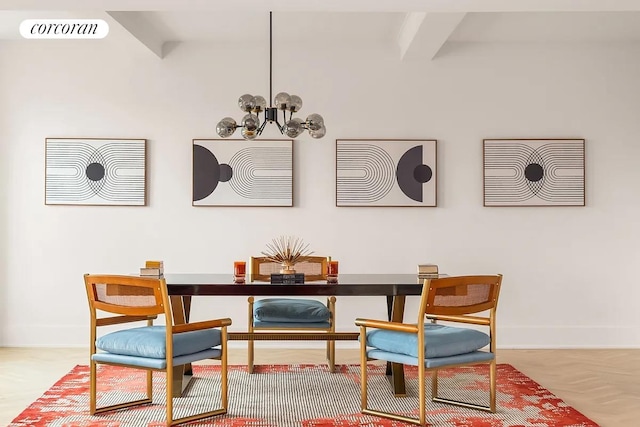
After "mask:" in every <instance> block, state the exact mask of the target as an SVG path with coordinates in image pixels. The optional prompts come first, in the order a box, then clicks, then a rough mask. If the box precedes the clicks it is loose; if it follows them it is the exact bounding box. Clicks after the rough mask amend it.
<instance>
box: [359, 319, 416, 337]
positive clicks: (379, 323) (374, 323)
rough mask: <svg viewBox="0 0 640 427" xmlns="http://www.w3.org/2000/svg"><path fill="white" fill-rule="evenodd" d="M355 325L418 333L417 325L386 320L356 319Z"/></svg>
mask: <svg viewBox="0 0 640 427" xmlns="http://www.w3.org/2000/svg"><path fill="white" fill-rule="evenodd" d="M356 326H364V327H365V328H376V329H387V330H389V331H398V332H411V333H414V334H415V333H418V326H416V325H408V324H406V323H399V322H387V321H385V320H373V319H360V318H358V319H356Z"/></svg>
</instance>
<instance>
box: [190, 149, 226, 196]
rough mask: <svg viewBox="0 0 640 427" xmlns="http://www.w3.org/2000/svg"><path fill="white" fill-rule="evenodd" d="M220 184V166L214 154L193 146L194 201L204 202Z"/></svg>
mask: <svg viewBox="0 0 640 427" xmlns="http://www.w3.org/2000/svg"><path fill="white" fill-rule="evenodd" d="M218 182H220V164H219V163H218V159H216V156H214V155H213V153H212V152H211V151H209V150H207V149H206V148H204V147H203V146H202V145H198V144H194V145H193V201H194V202H195V201H198V200H202V199H204V198H205V197H207V196H208V195H210V194H211V193H213V191H214V190H215V189H216V187H217V186H218Z"/></svg>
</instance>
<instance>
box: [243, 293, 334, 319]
mask: <svg viewBox="0 0 640 427" xmlns="http://www.w3.org/2000/svg"><path fill="white" fill-rule="evenodd" d="M253 317H254V318H255V319H256V320H257V321H260V322H279V323H289V322H295V323H315V322H328V321H329V319H330V318H331V312H330V311H329V309H328V308H327V306H326V305H324V304H323V303H321V302H320V301H316V300H312V299H294V298H265V299H261V300H258V301H256V302H255V303H254V305H253Z"/></svg>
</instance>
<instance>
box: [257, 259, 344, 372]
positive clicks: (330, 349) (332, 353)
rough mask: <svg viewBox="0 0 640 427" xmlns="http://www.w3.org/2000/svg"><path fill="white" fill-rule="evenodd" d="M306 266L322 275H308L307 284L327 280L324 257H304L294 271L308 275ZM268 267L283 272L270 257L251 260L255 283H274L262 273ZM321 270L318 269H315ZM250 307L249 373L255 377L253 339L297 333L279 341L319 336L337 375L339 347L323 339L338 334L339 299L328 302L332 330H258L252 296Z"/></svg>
mask: <svg viewBox="0 0 640 427" xmlns="http://www.w3.org/2000/svg"><path fill="white" fill-rule="evenodd" d="M305 264H306V265H307V266H309V265H314V264H315V265H318V266H319V270H320V271H319V272H317V271H314V273H315V274H307V273H305V281H320V280H327V257H321V256H307V257H304V260H302V261H300V262H299V263H297V264H295V266H294V268H296V271H297V272H304V271H305ZM264 265H268V266H269V268H267V269H268V270H272V271H273V272H277V271H279V270H280V268H281V267H280V264H278V263H276V262H273V261H271V260H269V259H267V258H266V257H251V259H250V263H249V277H250V279H251V281H252V282H253V281H255V280H258V281H265V282H268V281H270V280H271V274H270V273H269V274H265V273H261V266H264ZM315 270H317V269H315ZM247 301H248V303H249V319H248V325H249V326H248V331H249V339H248V342H247V366H248V371H249V373H253V368H254V355H255V345H254V339H253V338H252V335H251V334H253V333H254V332H255V331H294V333H289V334H282V335H280V336H279V337H278V339H282V340H285V341H286V340H302V339H308V338H309V335H308V334H309V333H317V334H318V339H321V340H325V339H326V341H327V346H326V358H327V365H328V367H329V371H330V372H335V365H336V362H335V360H336V344H335V341H334V340H331V339H328V338H324V337H323V336H322V335H326V334H329V333H334V332H335V331H336V323H335V319H336V297H335V296H330V297H328V298H327V308H328V309H329V312H330V313H331V317H330V319H329V324H330V326H329V327H328V328H293V327H285V326H280V327H256V326H255V325H254V321H253V304H254V302H255V298H254V297H253V296H250V297H249V298H248V299H247ZM295 332H304V333H306V334H307V336H306V337H301V336H299V335H296V334H295Z"/></svg>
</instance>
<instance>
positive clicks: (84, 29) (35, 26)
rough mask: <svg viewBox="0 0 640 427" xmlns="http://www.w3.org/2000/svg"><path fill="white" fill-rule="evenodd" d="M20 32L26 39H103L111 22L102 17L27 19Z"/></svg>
mask: <svg viewBox="0 0 640 427" xmlns="http://www.w3.org/2000/svg"><path fill="white" fill-rule="evenodd" d="M20 34H21V35H22V37H24V38H25V39H103V38H105V37H106V36H107V34H109V24H107V23H106V22H105V21H103V20H102V19H25V20H24V21H22V23H20Z"/></svg>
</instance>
